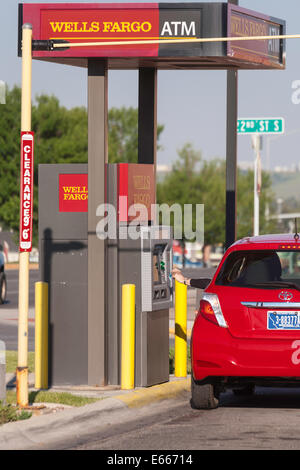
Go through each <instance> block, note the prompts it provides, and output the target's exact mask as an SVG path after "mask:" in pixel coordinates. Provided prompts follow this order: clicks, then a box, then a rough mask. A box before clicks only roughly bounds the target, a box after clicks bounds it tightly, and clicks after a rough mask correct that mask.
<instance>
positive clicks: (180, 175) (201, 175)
mask: <svg viewBox="0 0 300 470" xmlns="http://www.w3.org/2000/svg"><path fill="white" fill-rule="evenodd" d="M178 156H179V158H178V159H177V161H175V163H174V164H173V166H172V170H171V172H170V173H169V174H168V175H167V176H166V177H165V179H164V180H163V181H162V182H161V183H159V184H158V187H157V202H158V203H159V204H162V203H167V204H168V205H169V206H172V204H174V203H178V204H180V205H181V207H182V210H183V207H184V204H193V205H196V204H204V242H205V244H217V243H222V244H224V242H225V222H226V220H225V194H226V187H225V173H226V165H225V162H224V161H223V160H219V159H214V160H210V161H203V160H202V159H201V154H200V152H197V151H195V150H194V149H193V147H192V146H191V144H186V145H185V146H184V147H183V148H182V149H181V150H179V152H178ZM253 184H254V183H253V171H248V172H242V171H240V170H238V173H237V232H238V233H237V236H238V238H242V237H244V236H247V235H252V233H253ZM270 187H271V180H270V178H269V176H268V175H267V174H266V173H264V172H263V178H262V191H261V196H260V232H261V233H267V232H269V231H270V230H272V229H273V228H274V226H273V227H272V226H271V224H270V222H268V221H267V220H266V218H265V208H266V204H269V205H270V203H271V201H272V197H273V196H272V193H271V191H270ZM194 216H195V214H194ZM195 229H196V220H195V218H194V219H193V230H195Z"/></svg>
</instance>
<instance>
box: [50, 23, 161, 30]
mask: <svg viewBox="0 0 300 470" xmlns="http://www.w3.org/2000/svg"><path fill="white" fill-rule="evenodd" d="M49 24H50V28H51V29H52V32H53V33H98V32H103V33H139V32H143V33H148V32H149V31H151V29H152V24H151V23H150V21H143V22H141V21H131V22H130V21H102V22H100V21H90V22H88V21H80V22H79V21H50V22H49Z"/></svg>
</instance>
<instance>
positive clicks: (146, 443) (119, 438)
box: [61, 387, 300, 463]
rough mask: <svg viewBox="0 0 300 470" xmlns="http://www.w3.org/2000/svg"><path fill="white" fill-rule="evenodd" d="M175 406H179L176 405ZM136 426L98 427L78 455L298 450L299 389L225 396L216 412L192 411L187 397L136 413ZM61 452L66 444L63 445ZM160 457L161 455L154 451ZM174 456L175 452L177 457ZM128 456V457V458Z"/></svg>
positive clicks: (73, 445)
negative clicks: (84, 452)
mask: <svg viewBox="0 0 300 470" xmlns="http://www.w3.org/2000/svg"><path fill="white" fill-rule="evenodd" d="M174 403H175V402H174ZM134 411H135V412H136V420H135V421H128V420H127V421H126V422H125V423H122V421H121V422H118V423H113V422H112V423H110V424H109V425H106V426H102V427H101V426H100V425H99V431H98V432H95V431H94V432H93V433H91V435H90V436H89V437H88V438H87V439H86V440H85V441H84V442H82V439H80V437H78V439H77V442H73V443H69V444H70V445H69V446H68V447H67V448H68V449H76V450H95V449H99V450H100V449H102V450H115V451H117V450H127V451H129V450H174V451H178V450H179V449H180V450H194V449H197V450H198V449H200V450H201V449H207V450H229V449H253V450H254V449H288V450H292V449H300V435H299V419H300V390H299V389H275V388H270V389H269V388H262V387H261V388H258V389H257V392H256V394H255V395H254V396H253V397H236V396H235V395H233V393H232V392H226V393H225V394H223V395H222V396H221V404H220V407H219V408H218V409H216V410H208V411H207V410H193V409H192V408H191V407H190V404H189V397H186V398H185V399H180V400H178V401H176V405H174V404H172V401H171V400H168V401H166V402H165V404H163V403H162V404H160V405H159V407H158V409H157V411H156V412H155V408H153V412H152V414H151V413H149V410H144V411H141V410H134ZM61 448H66V447H64V444H61ZM156 453H157V452H156ZM158 453H159V452H158ZM175 453H176V452H175ZM126 455H130V454H126ZM199 463H200V462H199Z"/></svg>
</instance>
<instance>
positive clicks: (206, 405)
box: [191, 376, 219, 410]
mask: <svg viewBox="0 0 300 470" xmlns="http://www.w3.org/2000/svg"><path fill="white" fill-rule="evenodd" d="M191 391H192V399H191V406H192V408H196V409H197V410H201V409H202V410H212V409H214V408H217V407H218V405H219V393H218V390H217V387H216V385H214V384H210V383H207V384H197V383H196V382H195V380H194V378H193V376H192V379H191Z"/></svg>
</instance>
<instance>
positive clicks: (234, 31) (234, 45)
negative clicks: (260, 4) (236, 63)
mask: <svg viewBox="0 0 300 470" xmlns="http://www.w3.org/2000/svg"><path fill="white" fill-rule="evenodd" d="M281 34H284V26H283V25H282V24H280V23H278V20H276V19H272V18H269V17H267V16H264V15H261V14H258V13H255V12H252V11H249V10H246V9H244V8H240V7H236V6H234V5H232V4H229V5H228V35H230V36H232V37H242V36H250V37H252V36H278V35H281ZM228 55H229V56H231V57H234V58H237V59H241V60H245V61H248V62H252V61H255V62H258V63H259V62H260V63H261V64H263V65H265V66H272V67H274V66H275V67H276V66H278V67H280V66H281V64H282V63H284V57H283V44H282V41H279V40H278V39H266V40H257V41H255V40H253V39H251V40H249V41H232V42H228Z"/></svg>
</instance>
